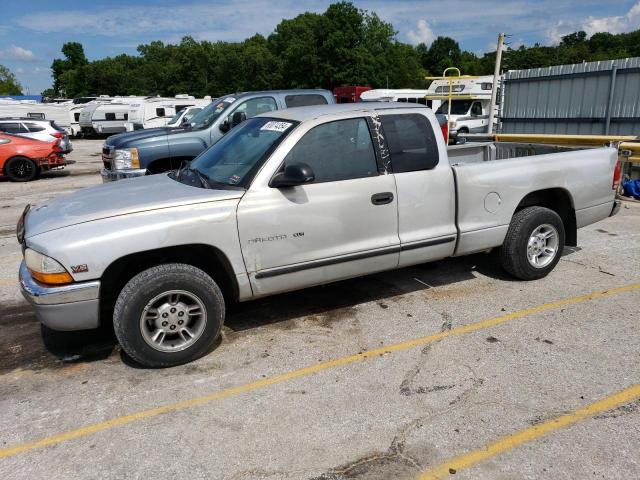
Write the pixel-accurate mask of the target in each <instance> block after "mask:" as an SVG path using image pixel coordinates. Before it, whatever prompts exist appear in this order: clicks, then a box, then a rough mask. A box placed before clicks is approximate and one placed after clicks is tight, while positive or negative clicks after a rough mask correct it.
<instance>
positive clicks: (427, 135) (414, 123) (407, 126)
mask: <svg viewBox="0 0 640 480" xmlns="http://www.w3.org/2000/svg"><path fill="white" fill-rule="evenodd" d="M380 122H381V123H382V129H383V130H384V136H385V138H386V141H387V146H388V148H389V155H390V156H391V165H392V168H393V173H403V172H415V171H418V170H430V169H432V168H434V167H435V166H436V165H437V164H438V159H439V155H438V144H437V142H436V137H435V135H434V133H433V128H432V127H431V124H430V123H429V122H428V120H427V118H426V117H425V116H424V115H419V114H415V113H411V114H400V115H381V116H380Z"/></svg>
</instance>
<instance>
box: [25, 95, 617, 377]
mask: <svg viewBox="0 0 640 480" xmlns="http://www.w3.org/2000/svg"><path fill="white" fill-rule="evenodd" d="M223 115H224V113H223ZM219 117H220V115H218V118H219ZM439 129H440V127H439V125H438V122H437V120H436V118H435V115H434V114H433V112H432V111H431V110H430V109H428V108H425V107H421V106H418V105H413V106H412V105H405V106H398V105H397V104H394V103H371V104H368V105H363V104H342V105H325V106H315V107H306V108H292V109H287V110H283V111H271V112H268V113H265V114H262V115H259V116H257V117H255V118H251V119H249V120H247V121H245V122H243V123H242V125H240V126H238V127H236V128H234V129H233V130H232V131H231V132H230V133H229V134H228V135H226V136H225V137H223V138H222V139H221V140H220V141H219V142H217V143H215V144H214V145H213V146H212V147H210V148H209V149H207V150H205V151H204V152H202V154H200V155H199V156H198V157H197V158H196V159H195V160H193V161H192V162H191V164H190V165H187V166H184V167H183V168H181V169H180V170H177V171H174V172H172V173H170V174H168V175H152V176H146V177H142V178H136V179H132V180H129V181H126V182H114V183H110V184H103V185H98V186H95V187H90V188H87V189H84V190H80V191H77V192H75V193H73V194H71V195H69V196H67V197H59V198H57V199H55V200H52V201H49V202H48V203H46V204H45V205H41V206H39V207H34V208H31V209H30V208H29V207H27V209H26V210H25V212H24V213H23V215H22V217H21V219H20V221H19V223H18V228H17V232H18V241H19V242H20V243H21V244H22V248H23V251H24V261H23V263H22V265H21V267H20V282H21V286H22V291H23V293H24V295H25V297H26V298H27V300H28V301H29V302H30V303H31V304H32V305H33V306H34V308H35V311H36V314H37V316H38V318H39V319H40V321H41V322H42V323H44V324H45V325H47V326H49V327H51V328H53V329H56V330H79V329H91V328H97V327H98V326H99V325H100V323H101V322H109V321H110V318H104V317H101V315H105V312H113V325H114V329H115V333H116V335H117V337H118V339H119V341H120V343H121V345H122V348H123V349H124V350H125V351H126V352H127V353H128V354H129V355H130V356H131V357H132V358H134V359H135V360H137V361H138V362H140V363H141V364H144V365H148V366H169V365H176V364H180V363H184V362H187V361H190V360H193V359H195V358H197V357H198V356H201V355H203V354H204V353H205V352H207V351H208V350H209V349H210V348H211V347H212V345H213V342H214V341H215V339H216V337H217V336H218V335H219V334H220V331H221V328H222V323H223V321H224V317H225V305H226V303H227V302H233V301H245V300H250V299H254V298H257V297H263V296H267V295H273V294H276V293H280V292H286V291H290V290H296V289H300V288H305V287H310V286H313V285H318V284H324V283H328V282H333V281H336V280H341V279H345V278H350V277H357V276H361V275H366V274H369V273H373V272H377V271H383V270H391V269H395V268H399V267H405V266H408V265H413V264H418V263H424V262H428V261H432V260H437V259H442V258H445V257H449V256H460V255H467V254H470V253H474V252H480V251H488V250H490V249H497V253H498V259H499V262H500V263H501V264H502V266H503V267H504V268H505V270H506V271H507V272H509V273H510V274H511V275H513V276H514V277H516V278H520V279H523V280H534V279H539V278H542V277H544V276H546V275H547V274H548V273H549V272H551V270H552V269H553V268H554V267H555V265H556V264H557V262H558V261H559V259H560V255H561V252H562V250H563V247H564V246H565V245H576V244H577V229H578V228H580V227H584V226H586V225H589V224H591V223H594V222H597V221H599V220H602V219H604V218H606V217H608V216H610V215H613V214H615V213H616V212H617V209H618V208H619V202H616V201H615V189H612V177H613V175H614V166H615V165H616V162H617V154H618V152H617V149H616V148H611V147H605V148H596V149H573V150H572V149H566V151H560V152H559V153H549V152H557V151H558V148H557V147H549V146H532V145H525V144H523V145H519V144H515V143H510V144H507V145H502V144H500V143H486V144H478V143H476V144H472V143H469V144H466V145H456V146H452V147H446V145H445V142H444V140H443V138H442V136H441V135H440V133H439V132H438V130H439ZM520 155H522V156H520ZM434 205H435V206H436V208H434ZM62 239H64V241H62ZM101 312H102V313H101ZM107 315H109V316H111V313H107Z"/></svg>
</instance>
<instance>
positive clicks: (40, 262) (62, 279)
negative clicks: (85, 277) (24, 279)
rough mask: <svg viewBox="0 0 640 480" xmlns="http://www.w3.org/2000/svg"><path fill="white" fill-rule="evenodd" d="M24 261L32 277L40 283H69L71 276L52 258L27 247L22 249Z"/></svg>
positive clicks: (71, 279) (71, 280)
mask: <svg viewBox="0 0 640 480" xmlns="http://www.w3.org/2000/svg"><path fill="white" fill-rule="evenodd" d="M24 262H25V263H26V264H27V268H28V269H29V271H30V272H31V275H33V278H35V279H36V280H38V281H39V282H42V283H48V284H62V283H71V282H73V278H72V277H71V275H69V272H67V271H66V270H65V269H64V267H63V266H62V265H60V264H59V263H58V262H56V261H55V260H54V259H53V258H51V257H47V256H46V255H43V254H41V253H40V252H36V251H35V250H31V249H30V248H27V249H26V250H25V251H24Z"/></svg>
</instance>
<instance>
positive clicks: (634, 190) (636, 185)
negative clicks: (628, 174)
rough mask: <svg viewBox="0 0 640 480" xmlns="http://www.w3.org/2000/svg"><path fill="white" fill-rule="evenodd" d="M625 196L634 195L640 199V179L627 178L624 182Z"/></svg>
mask: <svg viewBox="0 0 640 480" xmlns="http://www.w3.org/2000/svg"><path fill="white" fill-rule="evenodd" d="M622 189H623V190H624V195H625V197H633V198H635V199H636V200H640V180H627V181H626V182H624V183H623V184H622Z"/></svg>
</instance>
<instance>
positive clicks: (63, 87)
mask: <svg viewBox="0 0 640 480" xmlns="http://www.w3.org/2000/svg"><path fill="white" fill-rule="evenodd" d="M62 53H63V54H64V58H63V59H56V60H54V61H53V63H52V65H51V70H52V74H53V89H52V90H51V91H49V90H48V93H52V94H55V95H66V96H68V97H74V96H81V95H90V94H107V95H152V94H158V95H170V96H173V95H176V94H178V93H189V94H192V95H197V96H204V95H212V96H214V97H216V96H220V95H224V94H226V93H230V92H234V91H245V90H263V89H274V88H328V89H332V88H333V87H336V86H339V85H369V86H371V87H373V88H383V87H387V86H389V88H425V87H426V86H427V84H428V81H426V80H425V79H424V77H425V76H428V75H431V76H439V75H442V72H443V70H444V69H445V68H447V67H458V68H459V69H460V71H461V73H463V74H468V75H490V74H492V73H493V69H494V63H495V52H489V53H486V54H484V55H482V56H478V55H476V54H475V53H472V52H468V51H464V50H462V49H461V48H460V45H459V44H458V43H457V42H456V41H455V40H454V39H452V38H450V37H442V36H441V37H438V38H437V39H436V40H434V41H433V43H432V44H431V45H429V46H427V45H425V44H420V45H417V46H416V47H413V46H411V45H408V44H405V43H402V42H399V41H398V40H397V39H396V31H395V30H394V28H393V26H392V25H391V24H390V23H387V22H384V21H383V20H381V19H380V18H379V17H378V16H377V15H376V14H375V13H373V12H368V11H365V10H360V9H358V8H356V7H355V6H354V5H353V4H352V3H350V2H339V3H334V4H332V5H330V6H329V7H328V8H327V10H326V11H325V12H324V13H309V12H307V13H303V14H301V15H298V16H297V17H295V18H292V19H287V20H282V21H281V22H280V23H279V24H278V25H277V26H276V28H275V30H274V32H273V33H272V34H271V35H269V36H268V38H265V37H263V36H262V35H258V34H256V35H254V36H253V37H250V38H247V39H246V40H244V41H242V42H222V41H218V42H209V41H201V42H199V41H197V40H195V39H194V38H192V37H184V38H183V39H182V40H181V41H180V43H178V44H175V45H173V44H164V43H163V42H160V41H155V42H151V43H149V44H146V45H140V46H139V47H138V55H136V56H133V55H124V54H123V55H118V56H116V57H107V58H103V59H100V60H95V61H92V62H89V61H88V60H87V58H86V56H85V54H84V50H83V47H82V45H81V44H80V43H77V42H70V43H65V44H64V46H63V47H62ZM629 56H640V30H638V31H636V32H631V33H624V34H618V35H613V34H610V33H596V34H595V35H593V36H592V37H591V38H587V35H586V34H585V32H575V33H572V34H570V35H566V36H565V37H563V38H562V41H561V42H560V44H559V45H557V46H554V47H546V46H540V45H538V44H536V45H533V46H532V47H525V46H521V47H519V48H517V49H512V48H508V49H507V51H506V52H505V53H504V55H503V69H505V70H507V69H511V70H513V69H524V68H535V67H546V66H550V65H558V64H565V63H580V62H582V61H592V60H604V59H615V58H623V57H629ZM1 78H2V77H1V75H0V82H1V81H2V80H1ZM14 80H15V78H14ZM1 85H3V84H2V83H0V86H1ZM17 87H18V89H19V85H18V86H17ZM0 88H1V87H0Z"/></svg>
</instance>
